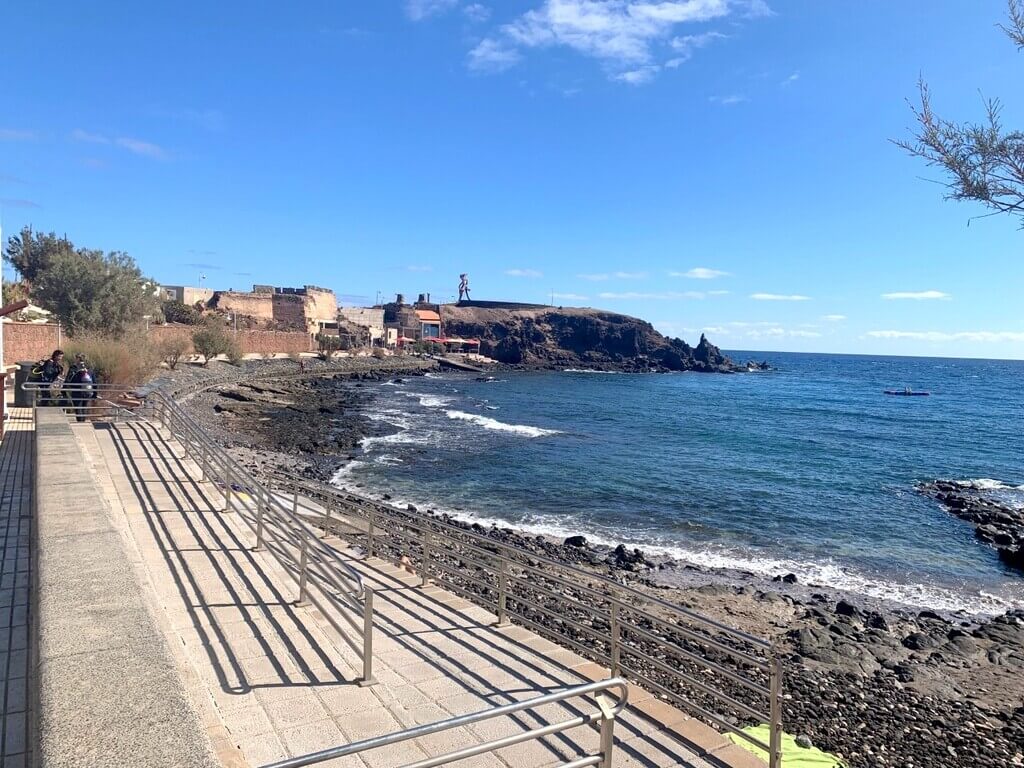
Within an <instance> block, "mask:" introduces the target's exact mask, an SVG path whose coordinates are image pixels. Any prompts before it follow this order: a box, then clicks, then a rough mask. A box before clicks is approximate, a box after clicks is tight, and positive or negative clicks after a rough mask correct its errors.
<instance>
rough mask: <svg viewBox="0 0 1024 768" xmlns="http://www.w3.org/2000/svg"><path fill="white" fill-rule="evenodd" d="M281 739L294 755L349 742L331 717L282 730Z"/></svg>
mask: <svg viewBox="0 0 1024 768" xmlns="http://www.w3.org/2000/svg"><path fill="white" fill-rule="evenodd" d="M281 740H282V741H283V742H284V745H285V747H286V748H287V749H288V753H289V754H290V755H292V756H293V757H299V756H300V755H308V754H309V753H310V752H319V751H320V750H323V749H329V748H330V747H337V746H341V745H342V744H345V743H347V739H346V738H345V735H344V734H343V733H342V732H341V729H340V728H338V726H337V725H335V723H334V721H333V720H331V719H329V718H327V719H324V720H320V721H318V722H315V723H307V724H306V725H300V726H299V727H297V728H289V729H287V730H284V731H281Z"/></svg>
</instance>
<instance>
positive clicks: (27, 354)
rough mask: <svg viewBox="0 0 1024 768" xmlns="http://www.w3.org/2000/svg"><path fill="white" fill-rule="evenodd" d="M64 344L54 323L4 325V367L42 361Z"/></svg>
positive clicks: (64, 339) (64, 338)
mask: <svg viewBox="0 0 1024 768" xmlns="http://www.w3.org/2000/svg"><path fill="white" fill-rule="evenodd" d="M66 342H67V338H66V337H65V336H64V334H63V333H61V330H60V326H58V325H57V324H56V323H4V365H11V364H13V363H18V362H21V361H23V360H31V361H33V362H35V361H36V360H42V359H43V358H44V357H49V356H50V355H51V354H53V350H55V349H59V348H60V347H61V346H63V345H64V344H65V343H66Z"/></svg>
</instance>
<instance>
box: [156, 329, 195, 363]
mask: <svg viewBox="0 0 1024 768" xmlns="http://www.w3.org/2000/svg"><path fill="white" fill-rule="evenodd" d="M157 349H158V350H159V352H160V357H161V359H162V360H163V361H164V362H165V363H167V367H168V368H170V369H171V370H172V371H173V370H174V369H175V368H177V367H178V362H179V361H180V360H181V358H182V357H184V356H185V355H187V354H188V353H189V350H190V349H191V345H190V344H189V341H188V339H187V338H185V337H184V336H179V335H178V334H174V335H173V336H168V337H167V338H166V339H164V340H163V341H161V342H160V343H159V344H158V345H157Z"/></svg>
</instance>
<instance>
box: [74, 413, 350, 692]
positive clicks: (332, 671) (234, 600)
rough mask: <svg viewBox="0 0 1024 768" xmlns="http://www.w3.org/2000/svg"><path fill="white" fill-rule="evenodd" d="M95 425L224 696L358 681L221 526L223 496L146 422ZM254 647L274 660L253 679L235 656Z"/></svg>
mask: <svg viewBox="0 0 1024 768" xmlns="http://www.w3.org/2000/svg"><path fill="white" fill-rule="evenodd" d="M94 426H95V428H96V429H97V430H105V431H106V432H107V433H108V434H109V436H110V438H111V442H112V444H113V448H114V450H115V453H116V455H117V458H118V460H119V461H120V464H121V466H122V468H123V470H124V475H125V477H126V478H127V480H128V483H129V485H130V487H131V490H132V493H133V494H134V496H135V499H136V501H137V503H138V505H139V507H140V511H141V512H142V514H143V516H144V519H145V521H146V525H147V527H148V529H149V533H150V535H151V536H152V538H153V541H154V542H155V543H156V544H157V546H158V547H159V549H160V553H161V556H162V559H163V561H164V563H165V565H166V567H167V569H168V572H169V573H170V576H171V579H172V580H173V582H174V585H175V587H176V591H177V595H178V597H179V598H180V600H181V606H182V607H184V608H185V610H186V611H187V614H188V616H189V618H190V619H191V625H192V627H193V628H194V629H195V631H196V633H197V635H198V637H199V638H200V641H201V643H202V647H203V651H204V652H205V654H206V656H207V658H208V659H209V662H210V664H211V666H212V667H213V669H214V671H215V674H216V677H217V683H218V684H219V685H220V687H221V690H222V691H224V692H225V693H228V694H236V695H243V694H247V693H249V692H251V691H253V690H255V689H258V688H272V687H295V686H304V687H311V686H324V685H350V684H353V683H354V682H355V680H356V677H355V675H354V673H352V672H351V671H350V670H348V669H347V668H346V666H347V665H344V664H339V663H336V661H335V660H334V659H332V656H331V653H330V652H329V651H328V650H327V649H325V648H324V647H323V646H322V645H321V644H320V642H319V640H318V639H317V638H316V637H315V636H314V635H313V633H312V632H311V631H310V629H309V627H308V617H306V615H305V614H304V612H303V609H301V608H298V607H296V606H295V605H294V598H293V596H292V595H290V594H287V593H285V592H284V591H283V590H282V589H281V587H280V585H278V584H276V583H275V582H274V580H273V579H272V578H271V576H270V575H269V574H267V573H266V572H265V571H264V570H263V567H262V565H261V564H260V563H259V561H258V560H257V558H256V556H255V555H254V554H253V552H252V550H251V547H250V546H248V545H247V544H246V543H245V542H243V541H242V540H241V539H240V538H239V536H238V534H237V533H236V532H235V531H234V530H233V529H232V528H231V526H229V525H228V524H226V522H225V521H224V520H223V519H222V515H223V514H224V512H223V511H222V510H221V508H220V506H219V504H218V503H217V502H218V501H220V500H221V498H222V496H221V494H220V493H219V492H218V491H217V490H216V488H215V487H214V486H213V485H212V484H210V483H202V482H200V481H199V480H198V479H197V478H196V477H194V476H193V474H192V471H191V469H190V467H188V466H187V465H186V464H185V462H184V460H183V459H182V458H180V456H179V455H178V453H179V452H180V449H178V450H177V451H176V450H174V449H173V446H172V445H171V444H170V443H169V442H167V441H166V440H165V439H164V438H163V437H162V436H161V435H159V431H158V430H157V429H156V428H155V427H154V426H153V425H151V424H147V423H145V422H137V421H132V422H125V423H121V424H104V423H96V424H95V425H94ZM133 445H134V446H136V450H135V451H134V452H133V451H132V446H133ZM158 496H159V497H160V498H159V499H158ZM230 514H235V513H230ZM197 553H198V554H200V555H205V557H200V558H197V559H198V561H199V562H198V563H196V562H193V561H190V559H191V558H194V557H195V555H196V554H197ZM200 566H202V567H200ZM211 574H212V578H210V575H211ZM201 577H202V578H201ZM207 593H209V594H210V595H211V596H210V597H207ZM224 595H227V597H228V600H227V601H226V602H225V600H224V597H223V596H224ZM225 607H227V608H229V609H230V608H233V609H236V610H237V617H238V622H237V623H242V624H244V625H245V630H246V631H245V632H244V633H243V632H239V631H238V630H232V631H230V632H229V631H228V630H227V629H226V628H225V625H226V622H225V621H224V619H223V617H218V616H217V615H216V612H217V609H222V608H225ZM250 639H251V640H253V641H255V642H256V643H257V644H258V647H259V648H260V650H262V652H263V656H264V657H265V658H266V659H267V660H268V662H269V666H270V670H271V674H270V675H269V676H268V675H267V674H266V673H265V672H261V674H260V675H259V676H258V677H259V679H255V678H256V677H257V676H256V675H254V674H253V673H247V672H246V669H245V667H246V664H245V661H246V660H247V659H245V658H240V657H239V656H238V654H237V653H236V650H235V648H234V647H233V646H234V645H236V644H239V643H240V642H243V641H248V640H250ZM300 639H301V641H302V642H299V641H300Z"/></svg>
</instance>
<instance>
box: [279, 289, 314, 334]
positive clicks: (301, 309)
mask: <svg viewBox="0 0 1024 768" xmlns="http://www.w3.org/2000/svg"><path fill="white" fill-rule="evenodd" d="M271 306H272V310H273V320H274V322H275V323H277V324H278V326H279V327H281V328H288V329H289V330H306V329H307V325H306V297H305V296H301V295H299V294H296V293H275V294H274V295H273V297H272V303H271Z"/></svg>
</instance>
